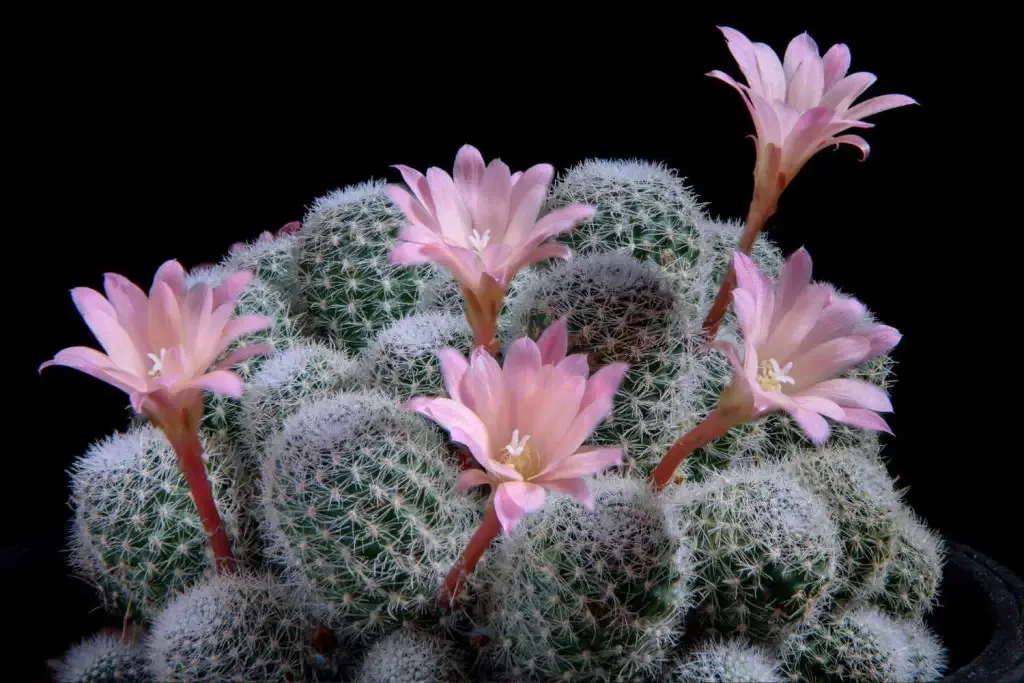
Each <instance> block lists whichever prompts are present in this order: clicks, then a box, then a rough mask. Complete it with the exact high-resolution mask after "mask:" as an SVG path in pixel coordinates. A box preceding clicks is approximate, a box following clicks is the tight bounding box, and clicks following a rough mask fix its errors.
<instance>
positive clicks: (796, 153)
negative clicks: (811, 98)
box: [782, 107, 834, 178]
mask: <svg viewBox="0 0 1024 683" xmlns="http://www.w3.org/2000/svg"><path fill="white" fill-rule="evenodd" d="M833 113H834V112H833V111H832V110H831V109H829V108H828V107H814V108H813V109H808V110H807V111H805V112H803V113H802V114H801V115H800V119H799V120H798V121H797V122H796V125H794V126H793V129H792V130H791V131H790V133H789V135H787V136H786V140H785V142H784V143H783V151H782V167H783V171H784V172H785V173H786V176H787V177H788V178H792V177H793V176H795V175H796V174H797V173H798V172H799V171H800V169H801V168H802V167H803V164H804V163H806V161H807V159H809V158H810V157H811V155H813V154H814V152H816V151H817V150H818V149H819V148H820V144H819V143H820V142H821V141H822V140H823V139H824V135H825V129H826V127H828V125H829V123H831V121H832V118H833Z"/></svg>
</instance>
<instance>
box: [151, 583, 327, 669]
mask: <svg viewBox="0 0 1024 683" xmlns="http://www.w3.org/2000/svg"><path fill="white" fill-rule="evenodd" d="M311 632H312V624H311V623H310V621H309V619H308V617H307V615H306V614H305V613H304V612H303V611H301V610H299V609H297V608H296V606H295V605H294V604H293V602H292V599H291V597H290V595H289V593H288V592H287V591H286V590H283V589H282V587H281V586H280V585H279V584H278V583H277V582H276V580H275V579H273V578H271V577H269V576H264V575H260V574H253V573H249V572H243V573H240V574H229V575H218V576H216V577H213V578H211V579H209V580H207V581H205V582H203V583H201V584H198V585H196V586H193V587H192V588H191V589H189V590H188V591H186V592H184V593H181V594H179V595H177V596H176V597H175V599H174V600H173V601H172V602H171V603H170V604H168V605H167V608H166V609H164V610H163V611H162V612H161V613H160V615H159V616H158V617H157V619H156V620H155V621H154V623H153V628H152V630H151V632H150V634H149V638H148V642H147V644H146V652H147V656H148V658H149V664H150V670H151V671H152V672H153V675H154V677H155V679H156V680H158V681H166V682H167V683H172V682H179V681H180V682H181V683H193V682H195V683H200V682H204V681H209V682H210V683H214V682H216V681H301V680H304V679H305V677H306V674H307V668H308V662H307V657H308V654H307V653H306V652H305V644H306V643H307V642H308V641H309V635H310V633H311Z"/></svg>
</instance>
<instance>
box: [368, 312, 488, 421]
mask: <svg viewBox="0 0 1024 683" xmlns="http://www.w3.org/2000/svg"><path fill="white" fill-rule="evenodd" d="M472 344H473V332H472V330H470V329H469V325H468V324H467V323H466V319H465V317H463V316H462V315H461V314H454V313H441V312H431V313H413V314H411V315H408V316H406V317H404V318H402V319H401V320H398V321H397V322H395V323H393V324H391V325H390V326H388V327H386V328H385V329H383V330H381V332H380V333H379V334H378V335H377V337H376V338H375V339H374V340H373V342H371V343H370V345H369V346H367V347H366V349H364V351H363V353H362V354H361V355H360V358H359V361H358V363H359V365H358V371H357V381H358V382H359V384H360V386H362V387H363V388H365V389H379V390H381V391H383V392H385V393H387V394H389V395H391V396H394V397H395V398H396V399H397V400H401V401H405V400H407V399H409V398H412V397H413V396H444V395H446V394H445V386H444V382H443V381H442V378H441V369H440V366H439V365H438V360H437V352H438V351H440V350H441V349H443V348H446V347H447V348H454V349H456V350H457V351H459V353H461V354H462V355H463V356H468V355H469V352H470V348H471V347H472Z"/></svg>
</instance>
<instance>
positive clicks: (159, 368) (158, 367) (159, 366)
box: [146, 349, 167, 377]
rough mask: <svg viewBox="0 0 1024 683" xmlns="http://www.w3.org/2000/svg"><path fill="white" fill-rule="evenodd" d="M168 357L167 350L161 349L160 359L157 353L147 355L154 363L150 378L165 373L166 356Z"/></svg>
mask: <svg viewBox="0 0 1024 683" xmlns="http://www.w3.org/2000/svg"><path fill="white" fill-rule="evenodd" d="M166 355H167V349H160V356H159V357H157V355H156V354H155V353H147V354H146V357H148V358H149V359H150V360H151V361H153V368H152V369H151V370H150V371H149V376H150V377H156V376H157V375H159V374H160V373H161V372H163V370H164V356H166Z"/></svg>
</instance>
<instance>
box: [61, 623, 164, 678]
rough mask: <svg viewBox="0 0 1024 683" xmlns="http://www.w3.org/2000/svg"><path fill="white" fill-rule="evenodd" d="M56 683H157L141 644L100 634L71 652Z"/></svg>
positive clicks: (65, 657)
mask: <svg viewBox="0 0 1024 683" xmlns="http://www.w3.org/2000/svg"><path fill="white" fill-rule="evenodd" d="M55 674H56V680H57V683H115V682H117V683H157V679H155V678H154V677H153V676H152V675H151V674H150V672H149V663H148V662H147V661H146V651H145V648H143V646H142V644H141V643H137V642H133V641H122V640H121V639H120V638H119V637H117V636H115V635H113V634H111V633H97V634H95V635H93V636H90V637H88V638H85V639H84V640H82V642H80V643H78V644H77V645H75V646H74V647H72V648H71V649H69V650H68V651H67V652H66V653H65V655H64V658H63V659H62V660H61V661H60V663H59V665H58V666H57V667H56V671H55Z"/></svg>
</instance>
